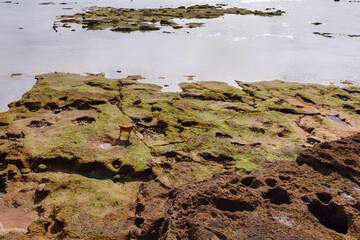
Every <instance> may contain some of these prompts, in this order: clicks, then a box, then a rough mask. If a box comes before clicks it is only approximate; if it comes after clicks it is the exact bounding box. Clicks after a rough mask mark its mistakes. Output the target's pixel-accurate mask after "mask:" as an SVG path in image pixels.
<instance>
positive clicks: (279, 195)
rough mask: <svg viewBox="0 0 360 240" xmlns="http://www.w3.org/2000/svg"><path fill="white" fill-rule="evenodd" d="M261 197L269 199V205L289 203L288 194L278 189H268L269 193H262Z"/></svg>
mask: <svg viewBox="0 0 360 240" xmlns="http://www.w3.org/2000/svg"><path fill="white" fill-rule="evenodd" d="M262 197H263V198H264V199H269V200H270V202H271V203H273V204H276V205H281V204H290V203H291V200H290V194H289V193H288V192H287V191H286V190H284V189H282V188H280V187H276V188H273V189H270V190H269V191H267V192H265V193H263V194H262Z"/></svg>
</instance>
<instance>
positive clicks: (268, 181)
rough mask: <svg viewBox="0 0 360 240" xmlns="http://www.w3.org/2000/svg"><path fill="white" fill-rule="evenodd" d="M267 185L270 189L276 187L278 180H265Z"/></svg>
mask: <svg viewBox="0 0 360 240" xmlns="http://www.w3.org/2000/svg"><path fill="white" fill-rule="evenodd" d="M265 183H266V185H268V186H269V187H275V185H276V180H275V179H273V178H267V179H265Z"/></svg>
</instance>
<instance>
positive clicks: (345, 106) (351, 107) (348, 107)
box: [343, 104, 355, 110]
mask: <svg viewBox="0 0 360 240" xmlns="http://www.w3.org/2000/svg"><path fill="white" fill-rule="evenodd" d="M343 108H344V109H351V110H352V109H355V108H354V107H353V106H350V105H347V104H345V105H344V106H343Z"/></svg>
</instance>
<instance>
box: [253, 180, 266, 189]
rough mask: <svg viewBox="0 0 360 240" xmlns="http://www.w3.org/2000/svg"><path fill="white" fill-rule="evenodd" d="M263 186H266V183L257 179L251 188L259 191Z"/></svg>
mask: <svg viewBox="0 0 360 240" xmlns="http://www.w3.org/2000/svg"><path fill="white" fill-rule="evenodd" d="M262 186H264V183H263V182H262V181H260V180H259V179H255V180H254V181H253V182H252V183H251V185H250V187H251V188H252V189H258V188H259V187H262Z"/></svg>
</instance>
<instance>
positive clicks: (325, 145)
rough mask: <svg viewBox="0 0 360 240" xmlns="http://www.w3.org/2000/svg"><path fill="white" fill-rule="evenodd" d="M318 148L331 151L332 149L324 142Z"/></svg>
mask: <svg viewBox="0 0 360 240" xmlns="http://www.w3.org/2000/svg"><path fill="white" fill-rule="evenodd" d="M320 148H321V149H331V148H332V147H331V145H330V143H328V142H324V143H322V144H320Z"/></svg>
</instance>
